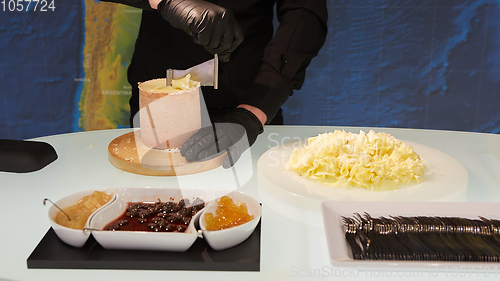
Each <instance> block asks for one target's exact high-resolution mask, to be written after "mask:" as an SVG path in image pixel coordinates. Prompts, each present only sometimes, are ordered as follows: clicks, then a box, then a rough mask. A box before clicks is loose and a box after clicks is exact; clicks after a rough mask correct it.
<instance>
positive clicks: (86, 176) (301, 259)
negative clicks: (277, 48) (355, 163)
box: [0, 126, 500, 281]
mask: <svg viewBox="0 0 500 281" xmlns="http://www.w3.org/2000/svg"><path fill="white" fill-rule="evenodd" d="M335 129H341V130H342V129H344V130H346V131H350V132H355V133H357V132H359V130H360V129H362V130H364V131H365V132H368V130H369V129H370V128H359V127H355V128H353V127H309V126H266V129H265V131H264V133H263V134H262V135H260V136H259V138H258V140H257V142H256V143H255V144H254V145H253V146H252V148H251V151H250V152H249V154H248V155H251V158H252V161H253V173H250V175H251V178H250V179H249V181H247V182H246V183H244V184H243V185H242V186H241V187H240V188H239V190H240V191H242V192H244V193H247V194H249V195H251V196H254V197H255V198H256V199H257V200H259V201H260V202H262V204H263V215H262V237H261V268H260V272H209V271H133V270H124V271H121V270H51V269H28V268H27V264H26V260H27V258H28V257H29V255H30V254H31V252H32V251H33V250H34V248H35V247H36V245H37V244H38V243H39V241H40V240H41V238H42V237H43V236H44V235H45V233H46V231H47V230H48V228H49V222H48V218H47V211H48V206H44V205H43V204H42V201H43V199H44V198H46V197H47V198H51V199H52V200H58V199H60V198H62V197H64V196H66V195H69V194H72V193H74V192H77V191H81V190H87V189H93V188H102V187H144V186H154V187H158V186H174V185H176V184H178V180H177V179H176V178H175V177H150V176H140V175H134V174H130V173H126V172H123V171H121V170H118V169H116V168H115V167H113V166H112V165H111V164H110V163H109V161H108V158H107V157H108V156H107V155H108V152H107V147H108V144H109V142H111V141H112V140H113V139H114V138H116V137H118V136H120V135H122V134H124V133H126V132H128V131H129V129H120V130H107V131H93V132H83V133H73V134H65V135H55V136H48V137H43V138H38V139H36V140H40V141H45V142H48V143H50V144H51V145H52V146H53V147H54V148H55V149H56V151H57V154H58V156H59V158H58V159H57V160H56V161H55V162H53V163H51V164H50V165H49V166H47V167H46V168H44V169H42V170H40V171H37V172H33V173H26V174H15V173H4V172H0V206H1V209H2V210H4V211H6V214H7V215H3V218H2V224H1V226H0V227H1V231H0V280H30V281H31V280H72V281H77V280H85V281H88V280H156V279H161V280H167V278H174V279H176V280H194V279H195V278H196V279H198V280H201V278H203V280H221V279H222V280H257V279H260V280H296V279H321V278H324V279H333V278H334V279H335V280H380V279H382V278H383V279H388V278H389V279H394V280H398V279H404V280H421V279H438V278H439V279H446V280H470V279H471V278H475V279H485V280H498V279H499V278H500V264H490V265H488V266H485V265H484V264H482V265H478V266H476V267H474V268H462V269H460V264H457V266H456V267H452V266H450V267H447V268H446V267H442V268H436V267H427V268H422V267H416V268H415V267H402V266H398V267H394V266H384V267H374V268H372V267H370V268H366V267H335V266H332V265H331V263H330V259H329V256H328V251H327V245H326V237H325V233H324V227H323V224H322V216H321V213H318V212H314V211H309V210H304V209H300V208H298V207H296V206H293V205H291V204H288V203H287V202H284V201H283V200H280V198H276V197H274V196H273V195H271V194H270V193H269V192H268V191H267V189H266V188H264V187H262V186H259V181H258V175H257V161H258V159H259V157H260V156H261V155H262V154H263V153H264V152H266V151H267V150H268V149H270V148H271V147H273V146H275V145H277V144H278V143H285V142H287V141H289V140H291V139H293V138H304V137H311V136H315V135H317V134H319V133H323V132H327V131H333V130H335ZM374 130H375V131H376V132H381V131H383V132H386V133H390V134H392V135H393V136H394V137H396V138H398V139H403V140H409V141H412V142H417V143H420V144H424V145H427V146H430V147H432V148H435V149H438V150H440V151H442V152H444V153H447V154H449V155H451V156H452V157H454V158H455V159H457V160H458V161H460V162H461V163H462V164H463V165H464V166H465V168H466V169H467V171H468V173H469V183H468V188H467V195H466V198H465V201H468V202H499V201H500V135H495V134H483V133H468V132H454V131H436V130H415V129H392V128H374ZM219 169H222V168H219ZM212 175H213V173H212ZM187 177H189V176H187ZM215 180H217V179H215ZM200 184H203V183H200ZM499 206H500V205H499ZM499 210H500V209H499Z"/></svg>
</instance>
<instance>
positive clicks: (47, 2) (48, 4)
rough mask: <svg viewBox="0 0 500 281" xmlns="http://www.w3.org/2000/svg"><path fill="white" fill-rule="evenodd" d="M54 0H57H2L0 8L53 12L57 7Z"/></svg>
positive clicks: (10, 10)
mask: <svg viewBox="0 0 500 281" xmlns="http://www.w3.org/2000/svg"><path fill="white" fill-rule="evenodd" d="M54 1H55V0H1V1H0V8H1V9H2V12H15V11H17V12H23V11H25V12H28V11H33V12H36V11H40V12H47V11H52V12H53V11H54V10H55V9H56V4H55V2H54Z"/></svg>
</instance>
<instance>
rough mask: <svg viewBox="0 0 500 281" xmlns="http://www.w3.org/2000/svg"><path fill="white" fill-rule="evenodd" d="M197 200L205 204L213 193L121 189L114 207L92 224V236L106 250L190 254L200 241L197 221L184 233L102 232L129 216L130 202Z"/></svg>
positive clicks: (103, 212)
mask: <svg viewBox="0 0 500 281" xmlns="http://www.w3.org/2000/svg"><path fill="white" fill-rule="evenodd" d="M196 197H199V198H200V199H202V200H204V201H205V203H206V202H208V201H210V200H212V199H213V196H212V193H211V192H208V191H205V190H196V189H192V190H185V189H182V190H180V189H166V188H150V187H143V188H118V189H117V197H116V200H115V201H114V202H113V204H110V205H109V206H107V207H106V208H103V209H102V210H101V211H100V212H99V213H97V214H96V215H95V216H93V218H92V220H91V221H90V228H91V229H93V230H92V235H93V236H94V238H95V239H96V240H97V242H98V243H99V244H100V245H101V246H102V247H103V248H105V249H121V250H124V249H126V250H153V251H176V252H183V251H186V250H187V249H189V247H191V245H192V244H193V243H194V241H195V240H196V238H197V237H198V233H197V230H196V228H195V227H194V219H192V220H191V223H190V224H189V225H188V228H187V229H186V232H184V233H178V232H145V231H107V230H102V229H104V227H105V226H106V225H107V224H109V223H110V222H111V221H113V220H115V219H116V218H118V217H119V216H121V215H122V214H123V213H124V212H125V210H126V209H127V206H128V202H158V199H160V200H161V201H162V202H166V201H171V200H173V201H174V202H178V201H179V200H180V199H182V198H188V199H189V200H190V201H191V202H192V201H193V200H194V199H195V198H196ZM200 212H201V211H199V212H198V214H199V213H200Z"/></svg>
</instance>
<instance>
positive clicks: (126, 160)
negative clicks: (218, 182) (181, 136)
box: [108, 130, 227, 176]
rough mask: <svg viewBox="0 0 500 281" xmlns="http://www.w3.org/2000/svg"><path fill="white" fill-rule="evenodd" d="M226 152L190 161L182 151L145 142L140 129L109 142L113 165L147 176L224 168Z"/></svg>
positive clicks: (109, 156)
mask: <svg viewBox="0 0 500 281" xmlns="http://www.w3.org/2000/svg"><path fill="white" fill-rule="evenodd" d="M136 141H137V142H136ZM226 154H227V153H224V154H222V155H220V156H217V157H216V158H213V159H210V160H207V161H203V162H189V161H187V160H186V158H184V157H183V156H182V155H181V154H180V152H178V151H171V150H168V149H154V148H150V147H147V146H146V145H144V144H143V143H142V141H141V138H140V130H137V131H134V132H130V133H127V134H124V135H121V136H119V137H117V138H116V139H114V140H113V141H112V142H110V143H109V145H108V159H109V162H111V164H112V165H113V166H115V167H116V168H118V169H120V170H123V171H125V172H129V173H133V174H138V175H145V176H180V175H190V174H196V173H201V172H205V171H208V170H212V169H215V168H217V167H220V166H221V165H222V162H223V161H224V158H225V157H226Z"/></svg>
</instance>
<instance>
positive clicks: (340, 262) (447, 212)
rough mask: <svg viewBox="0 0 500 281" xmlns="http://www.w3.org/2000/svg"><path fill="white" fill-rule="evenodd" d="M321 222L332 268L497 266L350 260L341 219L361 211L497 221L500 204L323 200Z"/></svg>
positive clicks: (470, 263) (437, 262) (477, 263)
mask: <svg viewBox="0 0 500 281" xmlns="http://www.w3.org/2000/svg"><path fill="white" fill-rule="evenodd" d="M321 211H322V214H323V223H324V226H325V233H326V239H327V245H328V252H329V255H330V261H331V263H332V265H334V266H367V267H369V266H374V267H380V266H391V267H394V266H402V267H420V266H422V267H426V268H428V267H429V266H434V267H436V266H437V267H439V266H447V265H460V266H472V267H473V266H478V265H484V264H489V265H492V264H498V263H491V262H489V263H486V262H446V261H398V260H354V259H352V258H351V254H350V249H349V247H348V245H347V243H346V241H345V232H344V230H343V228H342V225H343V223H342V216H344V217H352V216H353V215H354V213H359V214H361V215H363V214H364V213H365V212H366V213H368V214H370V216H372V217H379V216H390V215H392V216H446V217H462V218H468V219H477V218H478V217H479V216H482V217H485V218H488V219H500V203H484V202H481V203H473V202H339V201H325V202H322V204H321Z"/></svg>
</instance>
